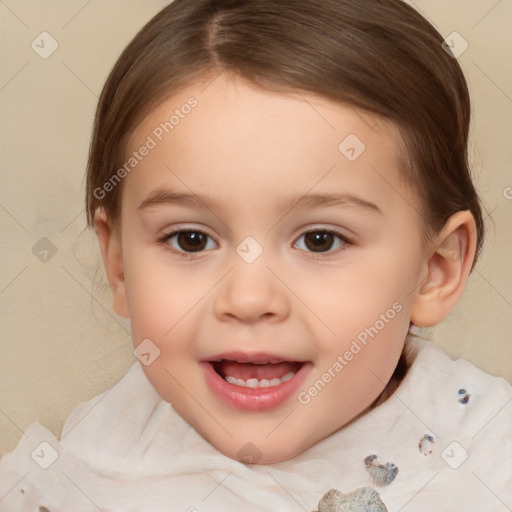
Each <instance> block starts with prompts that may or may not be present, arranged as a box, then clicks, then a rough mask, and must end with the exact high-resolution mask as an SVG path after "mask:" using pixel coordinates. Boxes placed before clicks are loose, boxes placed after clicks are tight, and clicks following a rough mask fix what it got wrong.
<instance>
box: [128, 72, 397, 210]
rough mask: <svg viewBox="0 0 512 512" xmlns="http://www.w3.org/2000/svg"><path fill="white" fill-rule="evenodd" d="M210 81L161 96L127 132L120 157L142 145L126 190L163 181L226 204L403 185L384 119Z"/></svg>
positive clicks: (385, 192)
mask: <svg viewBox="0 0 512 512" xmlns="http://www.w3.org/2000/svg"><path fill="white" fill-rule="evenodd" d="M209 80H210V81H208V80H204V81H202V82H198V83H194V84H191V85H189V86H188V87H186V88H184V89H182V90H181V91H180V92H178V93H176V94H174V95H173V96H171V97H169V98H168V99H166V100H165V101H164V102H162V103H161V104H160V105H159V106H158V107H156V108H155V109H154V110H153V111H152V112H151V113H150V114H149V115H148V116H147V117H146V118H145V119H144V120H143V122H142V123H141V124H140V125H139V126H138V127H137V129H136V130H135V131H134V133H133V134H132V136H131V138H130V141H129V146H128V155H127V157H128V158H129V157H130V155H132V153H133V152H138V151H139V149H141V148H143V147H144V146H151V150H150V151H145V153H147V154H146V156H144V157H143V159H141V161H140V163H138V165H137V168H136V169H135V172H131V173H130V175H129V176H128V178H127V181H128V183H127V184H126V185H127V188H128V190H127V193H128V194H129V195H130V196H131V197H132V198H133V197H134V196H136V197H139V198H140V197H142V196H143V195H144V194H146V193H147V192H148V191H149V190H150V189H152V188H154V187H155V186H157V185H158V184H161V185H165V184H168V185H169V186H171V187H174V188H176V187H177V188H180V189H181V191H184V189H186V188H187V187H192V188H193V189H194V190H192V192H199V191H201V192H204V193H207V194H209V195H212V196H214V197H219V199H220V200H223V199H230V200H231V202H232V203H233V204H235V203H236V199H237V198H238V199H240V198H242V197H244V196H251V197H254V196H256V195H258V194H259V195H260V196H261V195H265V196H268V195H269V193H270V192H271V191H273V192H276V193H279V192H280V191H281V192H289V193H295V194H304V193H306V192H307V191H308V190H310V189H315V191H319V190H320V189H321V190H322V191H323V192H326V191H331V192H332V191H333V188H336V189H339V188H340V187H342V188H343V190H341V191H342V192H349V193H350V192H351V191H354V188H356V189H357V192H358V193H360V194H363V195H366V196H367V199H368V200H369V201H374V202H375V201H376V200H377V199H378V200H379V201H381V202H389V201H390V200H391V196H393V195H396V193H397V192H396V191H397V189H401V188H403V187H404V185H403V183H402V180H401V179H400V165H401V164H400V162H401V161H402V159H401V155H400V150H401V149H400V148H401V144H400V140H401V139H400V136H399V132H398V129H397V128H396V127H395V126H394V125H393V124H392V123H390V122H389V121H387V120H384V119H381V118H378V117H376V116H373V115H370V114H368V113H366V112H362V111H359V110H356V109H354V108H352V107H349V106H347V105H341V104H339V103H335V102H333V101H330V100H327V99H325V98H322V97H318V96H315V95H313V94H306V93H300V92H295V93H278V92H273V91H268V90H262V89H260V88H257V87H255V86H253V85H252V84H250V83H248V82H246V81H245V80H243V79H241V78H237V77H233V76H230V75H228V74H226V73H222V74H221V75H219V76H217V77H214V79H213V80H212V79H211V78H210V79H209ZM180 178H182V179H180ZM189 192H190V190H189ZM401 193H404V194H406V193H407V191H405V189H404V190H403V191H402V190H401ZM233 195H236V197H233ZM228 196H230V197H228Z"/></svg>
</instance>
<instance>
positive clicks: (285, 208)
mask: <svg viewBox="0 0 512 512" xmlns="http://www.w3.org/2000/svg"><path fill="white" fill-rule="evenodd" d="M173 205H176V206H189V207H196V208H197V207H199V208H207V209H209V210H212V211H214V210H220V209H222V203H221V202H219V201H216V200H215V199H213V198H211V197H207V196H204V195H201V194H184V193H177V192H172V191H170V190H166V189H162V188H158V189H156V190H154V191H152V192H150V193H149V194H148V195H147V196H146V198H145V199H144V200H143V201H142V203H141V204H140V205H139V207H138V209H139V210H145V209H148V208H156V207H159V206H173ZM342 205H348V206H355V207H359V208H363V209H365V210H370V211H374V212H376V213H380V214H382V210H381V209H380V208H379V207H378V206H377V205H376V204H375V203H372V202H371V201H367V200H366V199H363V198H362V197H359V196H357V195H354V194H348V193H342V194H306V195H298V194H292V195H290V196H288V197H285V198H282V199H281V200H280V201H279V202H278V208H277V209H278V211H279V213H283V214H286V213H288V212H290V211H292V210H296V209H302V210H313V209H315V208H326V207H335V206H342Z"/></svg>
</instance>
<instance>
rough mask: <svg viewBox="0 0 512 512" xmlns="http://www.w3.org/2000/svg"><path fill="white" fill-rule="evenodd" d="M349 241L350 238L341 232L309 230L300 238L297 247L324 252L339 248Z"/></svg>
mask: <svg viewBox="0 0 512 512" xmlns="http://www.w3.org/2000/svg"><path fill="white" fill-rule="evenodd" d="M302 240H303V241H302ZM347 242H348V240H347V239H346V238H345V237H344V236H342V235H340V234H339V233H334V232H331V231H308V232H307V233H304V234H303V235H302V236H301V237H300V238H299V241H297V242H296V244H295V247H297V246H298V248H299V249H303V250H306V251H310V252H319V253H322V252H328V251H331V250H332V249H337V248H339V247H341V246H342V245H345V244H346V243H347ZM301 246H302V247H301Z"/></svg>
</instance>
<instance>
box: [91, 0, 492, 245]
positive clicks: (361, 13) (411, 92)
mask: <svg viewBox="0 0 512 512" xmlns="http://www.w3.org/2000/svg"><path fill="white" fill-rule="evenodd" d="M442 41H443V38H442V36H441V35H440V34H439V33H438V32H437V31H436V30H435V29H434V27H432V25H431V24H430V23H429V22H427V21H426V20H425V19H424V18H423V17H422V16H421V15H420V14H419V13H418V12H416V11H415V10H414V9H413V8H412V7H410V6H408V5H407V4H405V3H403V2H402V1H401V0H364V1H361V0H174V2H172V3H171V4H170V5H168V6H167V7H165V8H164V9H163V10H162V11H160V12H159V13H158V14H157V15H156V16H155V17H154V18H153V19H152V20H150V21H149V22H148V23H147V24H146V25H145V26H144V27H143V28H142V30H141V31H140V32H139V33H138V34H137V35H136V37H135V38H134V39H133V41H132V42H131V43H130V44H129V45H128V47H127V48H126V49H125V50H124V52H123V53H122V55H121V56H120V58H119V59H118V61H117V62H116V64H115V66H114V68H113V70H112V72H111V73H110V76H109V77H108V80H107V82H106V84H105V87H104V89H103V91H102V94H101V97H100V100H99V105H98V109H97V113H96V118H95V123H94V132H93V136H92V142H91V147H90V154H89V162H88V169H87V184H86V189H87V190H86V204H87V206H86V209H87V221H88V225H89V226H94V212H95V209H96V208H97V207H98V206H103V207H104V208H105V210H106V212H107V215H108V217H109V219H110V220H111V221H112V222H115V221H116V220H117V218H118V214H119V206H120V197H121V190H122V187H121V186H118V187H113V189H112V190H111V191H110V192H109V193H108V194H104V197H101V198H98V197H97V195H98V194H95V190H98V189H99V188H101V187H102V186H103V185H104V184H105V183H106V182H107V181H108V180H109V179H111V178H112V176H113V175H114V173H115V172H116V170H117V169H119V168H120V167H121V166H122V165H123V162H125V159H126V158H125V157H126V148H127V142H128V139H129V136H130V135H131V133H132V132H133V131H134V130H135V128H136V126H137V125H138V123H139V122H140V121H142V119H143V118H144V117H145V116H146V115H147V114H148V113H149V112H150V111H151V110H152V109H153V108H154V107H156V106H157V105H158V104H159V103H160V102H161V101H163V100H164V99H165V98H166V97H168V96H169V95H171V94H173V93H175V92H177V91H178V89H179V88H182V87H184V86H186V85H187V84H188V83H190V82H191V81H192V80H194V79H195V78H199V77H201V76H204V75H206V74H207V73H214V72H217V71H221V70H226V71H229V72H232V73H236V74H238V75H240V76H242V77H244V78H246V79H248V80H250V81H251V82H253V83H254V84H256V85H259V86H262V87H264V88H266V89H272V90H279V91H296V90H300V91H306V92H312V93H315V94H317V95H321V96H324V97H326V98H328V99H331V100H334V101H338V102H343V103H345V104H350V105H352V106H355V107H358V108H360V109H363V110H365V111H368V112H371V113H373V114H377V115H378V116H383V117H384V118H387V119H389V120H391V121H393V122H394V123H395V124H396V125H397V126H398V128H399V129H400V133H401V134H402V138H403V144H404V146H405V151H404V153H405V154H404V166H403V170H402V175H403V177H404V179H405V181H406V182H407V183H409V184H411V185H412V186H413V187H415V190H416V191H417V195H418V197H419V199H420V201H419V202H420V205H418V210H419V211H420V213H421V214H422V215H423V217H424V218H425V225H426V228H427V230H429V231H430V232H434V233H435V232H437V231H439V230H440V229H441V228H442V226H443V225H444V223H445V222H446V221H447V220H448V218H449V217H450V216H451V215H453V214H454V213H456V212H458V211H462V210H470V211H471V213H472V214H473V216H474V218H475V221H476V228H477V237H478V242H477V255H478V253H479V252H480V250H481V245H482V241H483V235H484V224H483V218H482V211H481V208H480V203H479V199H478V196H477V193H476V191H475V188H474V185H473V183H472V181H471V176H470V172H469V166H468V159H467V138H468V131H469V118H470V102H469V94H468V89H467V85H466V81H465V79H464V75H463V73H462V71H461V68H460V66H459V64H458V62H457V61H456V59H454V58H453V57H452V56H451V55H449V54H448V53H447V52H446V51H445V50H444V49H443V48H442V46H441V43H442ZM121 185H122V184H121Z"/></svg>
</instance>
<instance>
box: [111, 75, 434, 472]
mask: <svg viewBox="0 0 512 512" xmlns="http://www.w3.org/2000/svg"><path fill="white" fill-rule="evenodd" d="M191 97H194V98H195V100H197V106H195V107H193V108H190V109H188V108H185V109H182V108H181V107H182V105H185V104H187V101H188V100H189V98H191ZM192 103H193V102H192ZM176 109H178V110H179V112H178V113H175V110H176ZM185 112H189V113H188V114H185ZM172 115H175V116H178V117H179V121H178V122H176V117H175V118H174V120H173V123H174V125H173V129H172V130H169V133H168V134H166V133H165V131H163V134H162V133H160V132H161V131H162V129H160V130H156V131H155V129H157V127H159V126H160V123H164V122H165V121H168V120H169V119H170V118H171V116H172ZM375 123H376V120H375V119H372V118H371V117H369V116H368V115H367V114H362V113H358V112H356V111H355V110H353V109H350V108H347V107H342V106H340V105H339V104H336V103H333V102H330V101H327V100H325V99H321V98H318V97H315V96H313V95H304V96H300V95H291V94H290V95H283V94H277V93H272V92H266V91H262V90H257V89H255V88H253V87H252V86H251V85H249V84H248V83H247V82H244V81H242V80H241V79H234V78H232V77H231V78H230V77H228V76H227V74H225V73H224V74H222V75H220V76H219V77H218V78H217V79H216V80H215V81H213V83H211V84H210V85H209V86H208V87H207V88H206V89H205V83H202V84H198V85H193V86H190V87H188V88H186V89H185V90H184V91H183V92H181V93H180V94H177V95H175V96H173V97H172V98H171V99H170V100H168V101H166V102H165V103H163V104H161V105H160V106H159V107H158V108H157V109H156V110H155V111H153V112H152V113H151V114H150V115H149V116H148V117H147V118H146V119H145V120H144V121H143V123H142V124H141V125H140V126H139V127H138V129H137V130H136V131H135V132H134V134H133V136H132V138H131V140H130V145H129V151H128V153H129V155H131V154H132V152H133V151H139V148H141V146H144V145H147V146H153V144H152V143H151V142H149V139H148V136H150V137H151V139H152V140H153V141H154V142H155V143H156V147H154V148H152V149H150V150H149V154H148V155H147V156H146V157H144V158H142V159H141V161H140V163H138V164H137V166H136V168H135V169H134V170H133V171H131V173H130V174H129V176H127V177H126V178H125V182H124V183H123V187H124V188H123V193H122V210H121V229H120V234H121V249H122V271H123V273H124V279H125V287H124V285H123V286H121V287H120V288H119V289H118V291H117V292H116V294H117V298H116V302H117V304H118V306H117V310H118V312H121V313H124V314H129V316H130V318H131V325H132V332H133V340H134V344H135V345H136V346H137V345H139V343H141V342H142V341H143V340H145V339H149V340H151V342H152V343H153V344H154V345H156V346H157V347H158V349H159V350H160V355H159V357H157V358H156V359H155V360H154V361H153V362H152V363H151V364H150V365H148V366H144V371H145V372H146V375H147V376H148V378H149V380H150V381H151V382H152V384H153V385H154V387H155V388H156V390H157V391H158V393H159V394H160V395H161V396H162V397H163V398H164V399H165V400H167V401H169V402H170V403H171V404H172V405H173V407H174V408H175V409H176V411H177V412H178V413H179V414H180V415H181V416H182V417H183V418H184V419H185V420H186V421H187V422H189V424H190V425H192V426H193V427H194V428H195V429H196V430H197V431H198V432H199V433H200V434H201V435H202V436H203V437H204V438H206V439H207V440H208V441H209V442H210V443H211V444H212V445H213V446H215V447H216V448H217V449H219V450H220V451H222V452H223V453H225V454H227V455H228V456H230V457H232V458H242V459H243V458H251V457H252V460H253V461H254V462H259V463H271V462H275V461H280V460H285V459H288V458H291V457H294V456H295V455H297V454H299V453H300V452H301V451H303V450H305V449H307V448H308V447H310V446H312V445H313V444H315V443H316V442H318V441H319V440H321V439H322V438H324V437H325V436H327V435H329V434H331V433H332V432H334V431H336V430H337V429H339V428H340V427H342V426H343V425H345V424H346V423H347V422H349V421H350V420H352V419H353V418H354V417H356V416H357V415H358V414H360V413H361V412H362V411H363V410H365V409H366V408H367V407H368V406H369V405H370V404H372V402H373V401H374V400H375V399H376V398H377V397H378V395H379V394H380V393H381V391H382V390H383V388H384V386H385V384H386V383H387V382H388V380H389V378H390V376H391V375H392V373H393V371H394V369H395V366H396V363H397V361H398V358H399V356H400V354H401V351H402V348H403V344H404V339H405V336H406V334H407V331H408V327H409V321H410V315H409V312H410V310H411V306H412V303H413V301H414V296H415V293H416V290H417V287H418V285H419V282H420V280H421V277H422V276H423V277H424V270H425V264H426V263H425V261H426V259H425V255H424V254H423V253H422V250H421V248H420V247H421V226H422V219H421V216H420V215H419V214H418V212H417V209H418V210H419V209H420V205H419V204H418V201H417V199H416V198H415V197H414V196H413V194H412V193H411V192H410V191H409V190H407V188H406V187H405V185H404V184H403V183H402V182H401V180H400V179H399V153H398V152H399V149H398V148H399V143H398V135H397V132H396V131H395V129H394V128H393V127H392V126H391V125H390V124H389V123H387V122H384V121H380V122H379V123H378V124H376V125H375ZM155 134H160V137H161V139H162V140H161V141H160V140H159V139H158V137H157V136H156V135H155ZM351 134H355V135H356V136H357V137H358V138H359V139H360V140H361V141H363V142H364V144H365V145H366V149H365V151H364V152H363V153H361V154H360V156H358V157H357V155H358V153H359V152H360V150H361V147H360V146H359V145H358V144H359V143H358V142H357V140H356V139H355V138H354V135H351ZM349 136H350V138H349V139H348V141H347V142H346V143H345V145H344V146H343V145H342V150H343V151H344V152H342V151H341V150H340V149H339V146H340V143H341V142H342V141H344V140H345V139H346V138H347V137H349ZM148 142H149V144H148ZM351 148H353V151H351ZM143 152H144V151H143ZM141 153H142V152H139V156H141ZM347 156H349V157H350V158H351V159H352V160H353V161H350V160H349V158H347ZM354 157H357V158H356V159H355V160H354ZM155 194H156V196H155ZM166 194H167V199H168V200H165V197H164V196H165V195H166ZM171 195H175V196H174V199H175V201H172V200H171V199H172V196H171ZM178 195H179V196H178ZM320 196H329V197H330V199H329V200H328V199H326V198H324V199H320V198H319V197H320ZM155 197H156V198H157V200H155V201H153V202H150V203H149V202H148V199H149V198H153V199H154V198H155ZM335 198H337V199H335ZM295 201H298V205H297V206H296V207H295V208H292V207H291V205H292V204H293V203H295ZM144 202H146V205H145V206H142V207H141V205H143V203H144ZM177 230H183V231H187V232H189V234H188V235H187V234H186V233H185V234H184V235H181V236H178V235H176V236H174V237H172V238H171V239H169V240H167V241H160V242H159V240H161V239H163V238H164V237H165V235H169V234H170V233H172V232H174V231H177ZM198 232H199V233H198ZM308 232H309V234H307V233H308ZM330 232H335V233H338V234H339V236H337V235H331V234H329V233H330ZM200 233H204V235H203V237H201V234H200ZM340 236H341V237H346V239H348V240H350V242H346V241H345V240H344V238H340ZM248 237H249V238H248ZM180 251H181V252H180ZM187 251H188V254H187ZM191 251H196V252H191ZM260 251H262V252H261V254H260ZM146 343H148V342H146ZM148 346H149V347H151V346H152V345H148ZM149 352H150V353H151V354H152V356H154V354H153V349H151V348H150V350H149ZM155 354H156V352H155ZM255 355H258V356H259V357H260V359H259V360H258V362H260V363H265V362H269V361H271V360H272V361H273V362H274V363H276V362H278V361H288V363H281V364H273V365H271V364H265V365H250V364H246V363H247V362H248V361H251V360H253V361H254V360H255V357H254V356H255ZM223 356H224V357H223ZM148 357H149V356H146V358H148ZM216 359H231V360H237V359H238V361H239V363H238V364H236V363H231V364H228V363H224V364H223V365H220V364H218V363H211V362H208V361H212V360H216ZM244 362H245V364H244ZM214 368H217V369H218V370H220V371H221V372H222V373H224V374H225V375H226V376H230V377H233V378H239V379H242V380H244V381H247V380H249V379H256V381H250V384H254V383H255V382H256V383H259V381H261V380H265V379H266V380H267V381H272V380H273V379H280V378H281V377H283V376H285V375H286V374H288V377H289V376H290V375H289V374H290V372H295V374H294V376H293V377H292V378H291V379H289V380H287V381H286V382H285V383H280V384H278V385H275V386H274V385H272V384H277V383H278V382H280V381H275V380H274V382H266V383H265V382H264V383H263V384H271V385H270V386H268V387H259V388H257V389H253V388H248V387H244V386H241V385H238V384H236V383H228V382H226V381H225V380H224V379H223V378H222V377H221V376H220V375H218V374H217V373H216V372H215V370H214ZM230 380H233V379H230Z"/></svg>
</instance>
